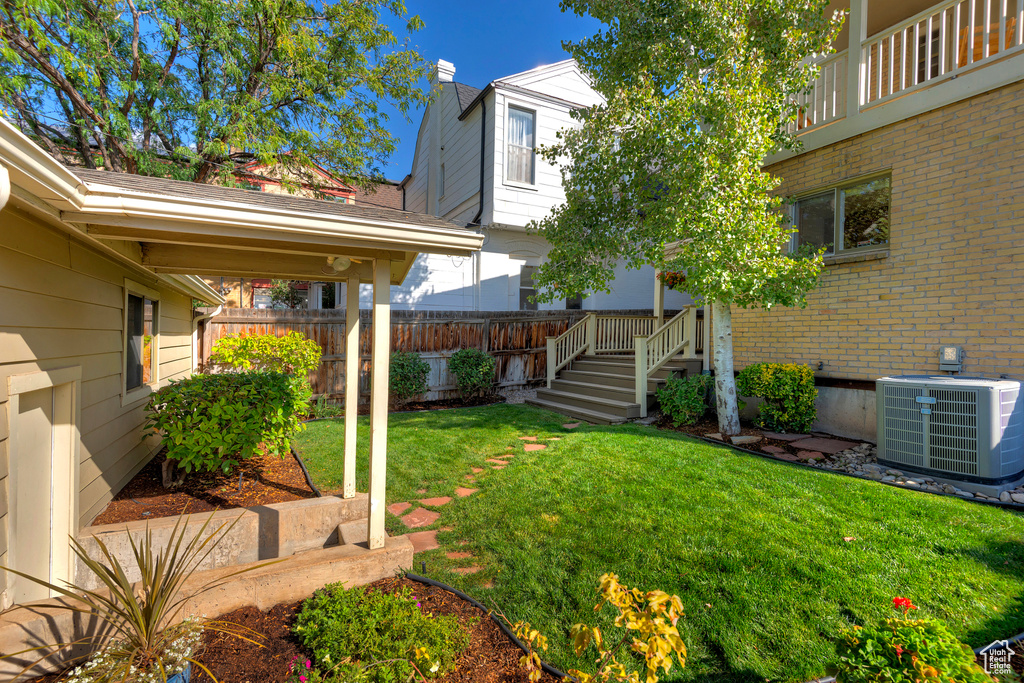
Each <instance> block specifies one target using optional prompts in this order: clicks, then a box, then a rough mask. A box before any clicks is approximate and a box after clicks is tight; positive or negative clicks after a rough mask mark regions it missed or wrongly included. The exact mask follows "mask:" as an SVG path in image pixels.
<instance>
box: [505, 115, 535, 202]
mask: <svg viewBox="0 0 1024 683" xmlns="http://www.w3.org/2000/svg"><path fill="white" fill-rule="evenodd" d="M535 129H536V114H535V113H534V112H532V111H528V110H526V109H519V108H518V107H509V109H508V163H507V164H506V170H505V179H506V180H510V181H512V182H516V183H525V184H527V185H533V183H534V175H533V174H534V163H533V162H534V147H535V144H536V134H535Z"/></svg>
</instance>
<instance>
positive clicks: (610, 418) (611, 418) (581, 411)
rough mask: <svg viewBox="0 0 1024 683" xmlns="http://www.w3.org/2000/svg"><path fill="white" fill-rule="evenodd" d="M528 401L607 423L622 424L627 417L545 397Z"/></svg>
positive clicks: (564, 412) (528, 401)
mask: <svg viewBox="0 0 1024 683" xmlns="http://www.w3.org/2000/svg"><path fill="white" fill-rule="evenodd" d="M526 402H527V403H528V404H530V405H532V406H537V407H538V408H547V409H548V410H552V411H554V412H556V413H563V414H569V415H571V416H572V417H581V418H583V419H585V420H588V421H590V422H603V423H606V424H620V423H622V422H625V421H626V420H627V418H624V417H621V416H619V415H609V414H608V413H602V412H599V411H597V410H588V409H586V408H578V407H576V406H567V405H565V404H563V403H556V402H555V401H547V400H545V399H543V398H539V397H538V398H528V399H526Z"/></svg>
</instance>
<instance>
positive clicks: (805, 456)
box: [796, 451, 825, 460]
mask: <svg viewBox="0 0 1024 683" xmlns="http://www.w3.org/2000/svg"><path fill="white" fill-rule="evenodd" d="M796 457H798V458H800V459H801V460H820V459H822V458H824V457H825V456H824V455H822V454H821V452H820V451H800V452H799V453H797V454H796Z"/></svg>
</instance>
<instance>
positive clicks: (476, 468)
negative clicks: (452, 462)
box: [470, 467, 484, 474]
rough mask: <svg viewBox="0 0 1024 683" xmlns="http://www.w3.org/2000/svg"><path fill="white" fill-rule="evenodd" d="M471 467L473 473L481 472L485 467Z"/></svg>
mask: <svg viewBox="0 0 1024 683" xmlns="http://www.w3.org/2000/svg"><path fill="white" fill-rule="evenodd" d="M470 469H471V470H473V474H480V473H481V472H483V471H484V468H483V467H471V468H470Z"/></svg>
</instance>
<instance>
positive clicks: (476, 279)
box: [466, 98, 487, 311]
mask: <svg viewBox="0 0 1024 683" xmlns="http://www.w3.org/2000/svg"><path fill="white" fill-rule="evenodd" d="M486 148H487V99H486V98H484V99H482V100H480V208H479V209H478V210H477V212H476V215H475V216H473V220H471V221H470V222H469V225H468V226H466V227H474V226H475V227H477V228H479V227H480V219H481V217H483V215H484V170H485V169H486V168H487V164H486V163H485V159H484V150H485V149H486ZM473 260H475V261H476V267H475V268H474V269H473V270H474V273H473V294H474V296H473V298H474V299H475V301H474V302H473V303H474V304H475V308H476V310H478V311H479V310H480V306H481V305H482V303H481V301H480V294H481V293H480V278H481V277H482V272H481V264H480V252H479V251H475V252H473Z"/></svg>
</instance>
